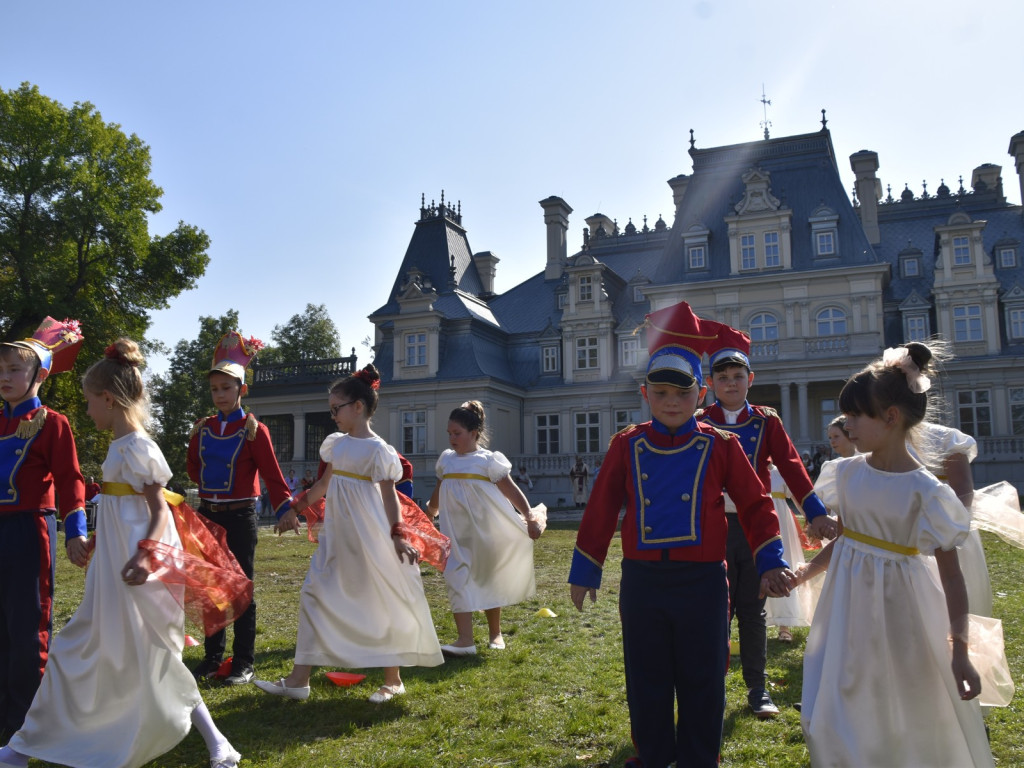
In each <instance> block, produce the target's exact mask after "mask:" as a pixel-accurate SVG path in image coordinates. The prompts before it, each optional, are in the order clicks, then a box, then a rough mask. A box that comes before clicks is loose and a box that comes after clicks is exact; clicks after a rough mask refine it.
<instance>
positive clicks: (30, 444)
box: [0, 397, 85, 520]
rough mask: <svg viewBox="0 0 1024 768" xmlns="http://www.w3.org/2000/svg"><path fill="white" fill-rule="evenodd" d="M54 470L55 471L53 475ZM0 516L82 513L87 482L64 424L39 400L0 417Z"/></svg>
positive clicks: (54, 412) (55, 412)
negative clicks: (47, 512)
mask: <svg viewBox="0 0 1024 768" xmlns="http://www.w3.org/2000/svg"><path fill="white" fill-rule="evenodd" d="M54 470H56V471H54ZM0 473H2V474H0V515H6V514H12V513H14V512H26V511H38V510H41V509H57V510H58V513H59V516H60V519H61V520H63V519H64V518H66V517H67V516H68V515H69V514H70V513H72V512H75V511H77V510H84V509H85V479H84V478H83V477H82V471H81V469H79V467H78V451H77V450H76V449H75V438H74V436H73V435H72V434H71V425H70V424H68V420H67V418H66V417H65V416H64V415H63V414H60V413H57V411H53V410H50V409H49V408H47V407H46V406H44V405H43V404H42V403H41V402H40V401H39V398H38V397H34V398H31V399H30V400H26V401H25V402H23V403H21V404H19V405H18V406H17V407H15V408H14V409H11V408H10V407H9V406H8V405H7V404H6V403H4V406H3V410H2V412H0Z"/></svg>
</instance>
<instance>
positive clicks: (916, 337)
mask: <svg viewBox="0 0 1024 768" xmlns="http://www.w3.org/2000/svg"><path fill="white" fill-rule="evenodd" d="M905 335H906V340H907V341H924V340H925V339H927V338H928V318H927V317H925V316H924V315H911V316H910V317H908V318H907V320H906V334H905Z"/></svg>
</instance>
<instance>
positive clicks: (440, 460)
mask: <svg viewBox="0 0 1024 768" xmlns="http://www.w3.org/2000/svg"><path fill="white" fill-rule="evenodd" d="M454 453H455V451H453V450H452V449H451V448H447V449H445V450H444V451H442V452H441V455H440V456H438V457H437V464H435V465H434V474H436V475H437V479H438V480H440V479H441V478H442V477H444V465H445V464H446V463H447V462H448V458H449V457H450V456H451V455H452V454H454Z"/></svg>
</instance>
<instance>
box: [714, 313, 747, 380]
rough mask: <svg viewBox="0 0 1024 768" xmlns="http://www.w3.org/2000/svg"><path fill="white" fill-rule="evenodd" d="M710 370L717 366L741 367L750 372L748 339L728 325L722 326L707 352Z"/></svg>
mask: <svg viewBox="0 0 1024 768" xmlns="http://www.w3.org/2000/svg"><path fill="white" fill-rule="evenodd" d="M708 359H709V360H710V361H711V370H712V372H714V370H715V367H716V366H719V365H725V364H728V365H742V366H744V367H745V368H746V369H747V370H748V371H749V370H750V337H749V336H747V334H745V333H744V332H743V331H737V330H736V329H735V328H732V327H730V326H728V325H724V326H722V330H721V331H719V333H718V339H717V340H716V342H715V344H714V346H713V347H712V348H711V349H710V350H709V351H708Z"/></svg>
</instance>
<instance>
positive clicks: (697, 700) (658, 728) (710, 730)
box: [619, 559, 729, 768]
mask: <svg viewBox="0 0 1024 768" xmlns="http://www.w3.org/2000/svg"><path fill="white" fill-rule="evenodd" d="M619 613H620V615H621V618H622V650H623V657H624V660H625V671H626V699H627V701H628V703H629V719H630V725H631V729H632V733H633V744H634V746H635V747H636V750H637V754H638V756H639V757H640V760H641V761H642V763H643V765H644V768H665V767H666V766H668V765H671V764H672V763H673V762H675V763H676V765H677V766H678V768H684V767H686V768H689V767H690V766H696V767H698V768H704V767H705V766H707V767H708V768H712V767H713V766H717V765H718V756H719V752H720V751H721V747H722V721H723V718H724V717H725V675H726V672H727V671H728V665H729V594H728V585H727V584H726V576H725V563H722V562H717V563H689V562H671V561H658V562H647V561H641V560H626V559H624V560H623V561H622V582H621V586H620V592H619ZM676 705H678V708H679V715H678V718H676V714H675V707H676Z"/></svg>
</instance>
